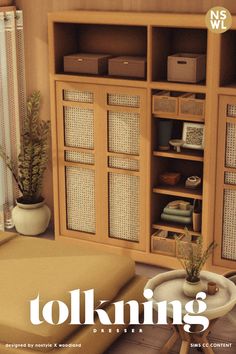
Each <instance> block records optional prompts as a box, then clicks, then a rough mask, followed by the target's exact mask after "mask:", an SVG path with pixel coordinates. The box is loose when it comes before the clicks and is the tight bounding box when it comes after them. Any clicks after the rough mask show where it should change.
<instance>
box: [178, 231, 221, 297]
mask: <svg viewBox="0 0 236 354" xmlns="http://www.w3.org/2000/svg"><path fill="white" fill-rule="evenodd" d="M176 244H177V251H178V252H177V258H178V260H179V261H180V263H181V265H182V267H183V268H184V270H185V271H186V282H185V283H184V288H183V290H184V293H185V294H186V295H187V296H190V297H193V296H195V295H196V293H197V292H199V291H201V290H203V285H202V283H201V279H200V273H201V270H202V268H203V267H204V265H205V263H206V261H207V259H208V258H209V257H210V255H211V254H212V253H213V251H214V249H215V247H216V246H217V245H216V243H215V242H211V243H210V245H209V246H208V247H207V248H206V249H205V250H204V245H203V237H202V235H200V236H198V237H197V239H196V241H195V242H193V241H192V236H191V234H190V232H189V230H188V229H187V228H185V238H184V241H182V240H181V238H179V237H176ZM191 285H192V288H191ZM189 289H190V290H189ZM194 289H195V290H194Z"/></svg>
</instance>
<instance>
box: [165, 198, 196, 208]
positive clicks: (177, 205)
mask: <svg viewBox="0 0 236 354" xmlns="http://www.w3.org/2000/svg"><path fill="white" fill-rule="evenodd" d="M167 206H168V208H171V209H180V210H189V209H190V208H191V204H190V203H189V202H187V201H185V200H173V201H172V202H170V203H168V205H167Z"/></svg>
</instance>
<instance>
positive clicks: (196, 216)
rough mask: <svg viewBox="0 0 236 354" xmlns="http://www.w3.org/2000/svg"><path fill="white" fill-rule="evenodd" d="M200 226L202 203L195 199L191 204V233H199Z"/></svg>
mask: <svg viewBox="0 0 236 354" xmlns="http://www.w3.org/2000/svg"><path fill="white" fill-rule="evenodd" d="M201 224H202V203H201V200H199V199H195V200H194V202H193V231H196V232H199V231H201Z"/></svg>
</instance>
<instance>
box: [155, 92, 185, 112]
mask: <svg viewBox="0 0 236 354" xmlns="http://www.w3.org/2000/svg"><path fill="white" fill-rule="evenodd" d="M182 95H183V93H181V92H171V91H160V92H158V93H156V94H154V95H153V96H152V113H153V114H155V115H157V116H158V115H159V116H163V115H164V116H165V117H175V116H177V115H178V111H179V96H182Z"/></svg>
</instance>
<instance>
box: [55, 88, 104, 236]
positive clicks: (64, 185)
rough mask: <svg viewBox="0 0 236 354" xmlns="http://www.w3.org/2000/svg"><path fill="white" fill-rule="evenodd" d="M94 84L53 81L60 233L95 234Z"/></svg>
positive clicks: (75, 234)
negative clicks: (54, 84)
mask: <svg viewBox="0 0 236 354" xmlns="http://www.w3.org/2000/svg"><path fill="white" fill-rule="evenodd" d="M96 95H97V91H96V86H93V85H92V86H91V85H84V84H81V85H77V84H71V83H61V82H60V83H57V121H58V124H57V127H58V132H57V136H58V156H59V161H58V175H59V189H60V190H59V201H60V203H59V204H60V205H59V215H60V229H61V230H60V231H61V233H62V235H65V236H71V237H76V236H77V235H78V233H79V236H80V237H81V238H84V239H87V240H93V239H96V237H97V234H98V232H97V227H98V226H97V215H96V208H97V207H98V205H97V204H96V203H97V202H96V200H97V196H96V188H95V185H96V174H95V140H96V139H95V129H96V126H95V125H96V123H95V116H96V115H97V114H98V112H97V111H98V109H97V106H96V105H95V100H96Z"/></svg>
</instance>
